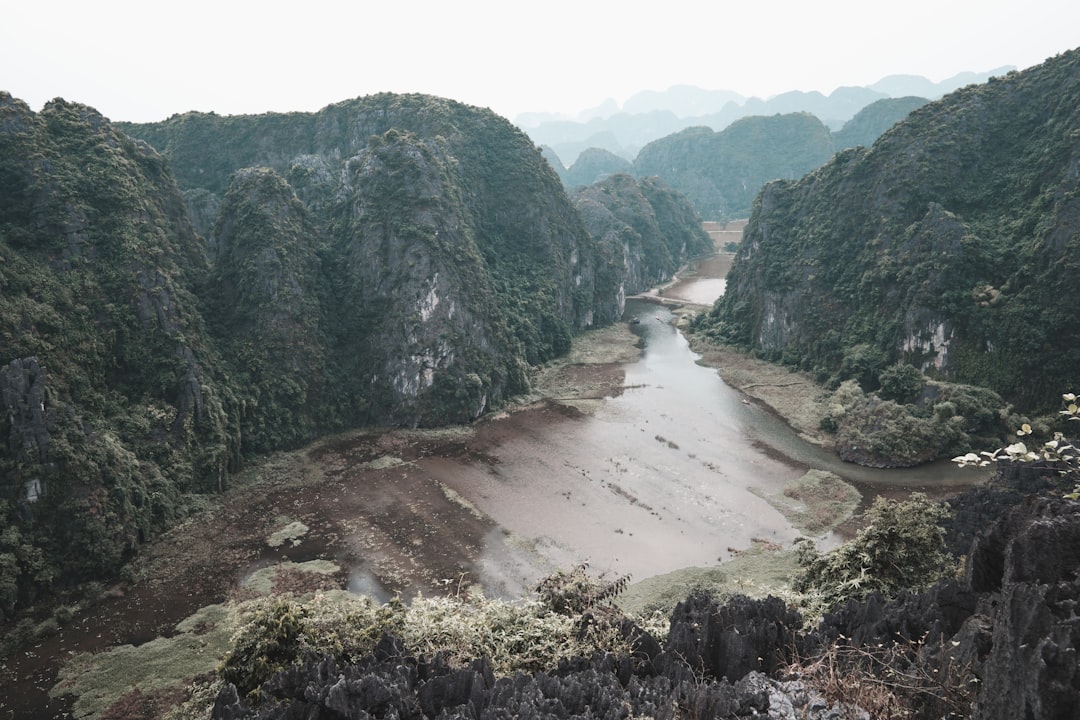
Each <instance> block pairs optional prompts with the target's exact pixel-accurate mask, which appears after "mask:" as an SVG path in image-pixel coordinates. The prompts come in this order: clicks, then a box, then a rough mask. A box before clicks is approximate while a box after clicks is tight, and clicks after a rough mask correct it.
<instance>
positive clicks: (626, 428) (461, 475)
mask: <svg viewBox="0 0 1080 720" xmlns="http://www.w3.org/2000/svg"><path fill="white" fill-rule="evenodd" d="M705 269H706V272H705V273H702V272H701V270H700V269H699V272H698V274H697V276H696V277H695V278H694V279H692V280H689V281H683V282H681V283H679V284H678V286H676V287H675V288H671V289H668V290H666V291H665V292H664V295H665V297H668V298H678V299H690V298H692V299H693V300H694V301H695V302H696V303H699V304H700V303H703V302H704V301H706V300H707V299H708V297H707V296H708V294H709V293H710V292H712V293H714V295H713V297H714V298H715V293H718V292H722V290H723V286H722V284H721V283H718V282H717V280H721V279H720V278H716V277H709V275H708V268H707V267H706V268H705ZM721 282H722V281H721ZM624 319H625V320H626V321H628V322H630V323H631V327H632V329H633V331H634V332H635V333H636V334H638V335H640V336H641V338H642V340H643V346H644V350H643V353H642V355H641V357H640V359H639V360H638V361H637V362H634V363H631V364H628V365H626V366H625V382H624V389H623V391H622V392H621V393H620V394H618V395H617V396H615V397H609V398H605V399H604V400H602V401H599V405H598V406H597V407H595V408H594V409H593V410H592V411H591V412H589V413H587V414H584V415H582V416H580V417H569V418H546V419H545V418H543V417H538V416H537V415H530V414H528V413H526V414H524V417H521V418H517V419H515V418H510V419H507V420H503V421H501V422H503V423H511V425H510V426H509V427H507V428H505V432H504V434H503V436H502V437H503V438H504V439H502V440H501V441H500V442H499V443H498V444H497V445H496V446H495V447H491V448H488V450H487V452H489V453H490V458H491V461H490V462H487V463H476V462H460V461H458V460H455V459H452V458H433V459H430V460H429V461H426V463H427V464H426V467H425V470H426V471H427V472H429V473H431V474H432V476H434V477H436V478H437V480H438V482H440V483H442V484H443V485H445V486H446V487H448V488H451V489H452V490H453V492H454V493H456V494H457V496H460V497H462V498H464V499H466V501H467V502H468V503H470V504H471V506H473V507H475V508H476V509H477V510H478V511H479V512H480V513H482V514H483V515H484V516H486V517H488V518H490V519H491V520H493V521H494V523H495V524H496V526H497V530H495V531H493V532H492V533H491V534H490V535H489V537H488V538H487V539H486V541H485V548H484V557H483V560H482V562H481V567H480V568H478V569H479V570H480V572H479V575H480V577H481V578H483V583H484V585H485V586H486V587H487V589H488V590H489V591H493V592H507V593H510V594H514V593H516V592H519V591H520V589H522V588H527V587H528V585H529V583H530V582H532V581H533V580H534V579H535V577H537V576H539V575H540V574H543V572H545V571H550V569H552V568H565V567H570V566H573V565H574V564H576V563H578V562H580V561H582V560H588V561H589V563H590V565H591V567H592V568H594V569H595V570H598V571H600V572H606V573H617V574H630V575H632V576H633V577H634V578H635V579H643V578H646V577H650V576H653V575H658V574H663V573H667V572H670V571H674V570H678V569H680V568H683V567H688V566H709V565H715V564H716V563H717V562H722V561H724V560H726V559H728V558H730V557H732V556H733V555H734V554H736V553H738V552H740V551H742V550H745V549H746V548H748V547H750V546H751V544H752V543H753V542H754V541H755V540H766V541H770V542H775V543H777V544H779V545H781V546H787V545H788V544H790V542H791V541H792V540H794V539H795V538H796V537H797V536H798V535H799V534H800V533H799V531H798V530H796V529H795V528H794V527H793V526H792V525H791V524H790V522H789V521H788V520H787V519H786V518H785V517H784V516H783V515H782V514H781V513H780V512H779V511H777V510H776V509H775V508H774V507H773V506H772V505H771V504H770V503H769V502H768V500H767V498H768V497H769V496H770V495H774V494H780V493H782V492H783V489H784V486H785V485H786V484H787V483H788V482H790V481H792V480H794V479H797V478H798V477H800V476H801V475H803V474H804V473H805V472H806V471H807V470H809V469H821V470H828V471H831V472H833V473H835V474H837V475H839V476H840V477H842V478H844V479H845V480H847V481H849V482H851V483H853V484H854V485H856V486H857V487H858V488H859V489H860V490H861V491H862V493H863V496H864V502H869V500H870V499H872V498H873V497H874V496H876V495H878V494H887V495H890V496H896V497H899V496H904V495H906V494H907V493H909V492H911V491H912V490H925V491H929V492H930V493H931V494H936V493H942V492H949V491H955V490H956V489H959V488H961V487H964V486H968V485H970V484H971V483H972V481H973V478H974V476H973V475H972V474H971V473H970V472H968V471H961V470H958V469H957V468H955V467H954V466H953V465H952V464H951V463H948V462H943V463H937V464H933V465H930V466H923V467H920V468H914V469H907V470H876V469H870V468H863V467H859V466H855V465H850V464H847V463H844V462H842V461H840V460H839V458H838V457H837V456H836V455H835V454H833V453H831V452H829V451H827V450H824V449H822V448H820V447H818V446H816V445H813V444H811V443H808V442H806V441H805V440H803V439H802V438H800V437H799V436H798V435H797V434H796V433H795V432H794V431H793V430H792V429H791V428H790V426H788V425H787V424H786V423H785V422H784V421H783V420H782V419H780V418H779V417H777V416H776V414H775V413H773V412H772V411H771V410H769V409H768V408H765V407H762V406H760V405H757V404H753V403H747V402H746V401H745V400H744V396H743V395H742V393H740V392H739V391H737V390H735V389H733V388H731V387H730V386H728V385H727V384H725V383H724V381H723V380H722V379H721V378H720V376H719V375H718V373H717V372H716V370H714V369H712V368H708V367H705V366H702V365H699V364H698V363H697V360H698V359H699V356H698V355H696V354H695V353H694V352H693V351H692V350H691V349H690V347H689V343H688V342H687V340H686V338H685V337H684V336H683V335H682V334H681V333H680V332H679V331H678V330H677V329H676V327H675V324H674V320H675V318H674V316H673V314H672V312H671V311H670V310H668V309H667V308H665V307H664V306H662V305H658V304H655V303H652V302H646V301H642V300H631V301H628V303H627V310H626V316H625V318H624ZM548 412H550V411H548ZM816 540H817V541H818V543H819V545H821V546H823V547H828V546H831V545H833V544H835V543H836V542H838V540H839V537H838V536H837V535H835V534H827V535H824V536H822V537H819V538H816Z"/></svg>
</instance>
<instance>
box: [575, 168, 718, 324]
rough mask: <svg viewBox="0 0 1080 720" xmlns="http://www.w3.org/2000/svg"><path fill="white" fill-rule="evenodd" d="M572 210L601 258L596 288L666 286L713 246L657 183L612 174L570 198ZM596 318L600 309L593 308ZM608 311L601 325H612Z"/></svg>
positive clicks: (678, 199) (679, 200) (681, 202)
mask: <svg viewBox="0 0 1080 720" xmlns="http://www.w3.org/2000/svg"><path fill="white" fill-rule="evenodd" d="M572 196H573V201H574V206H575V208H576V209H577V211H578V213H579V215H580V216H581V218H582V220H583V221H584V223H585V227H586V229H587V230H588V231H589V234H590V236H591V237H592V238H593V242H594V247H596V248H597V250H598V252H599V253H600V258H601V262H600V263H598V269H597V283H598V285H602V284H603V283H605V282H606V283H608V284H609V285H610V286H612V287H614V286H616V285H617V284H619V283H621V282H623V281H624V280H623V279H625V284H626V286H627V287H638V288H648V287H652V286H653V285H656V284H658V283H660V282H663V281H665V280H668V279H670V278H671V276H672V275H673V274H674V273H675V271H676V270H678V268H679V266H680V265H682V264H683V263H684V262H686V260H687V259H688V258H691V257H696V256H699V255H703V254H705V253H708V252H711V251H712V249H713V248H712V241H711V240H710V238H709V236H708V233H706V232H705V231H704V230H703V229H702V226H701V220H700V218H698V216H697V215H696V214H695V213H694V211H693V209H692V208H691V207H690V205H689V203H688V202H687V199H686V198H685V197H684V196H682V195H681V194H679V193H677V192H675V191H673V190H672V189H671V188H669V187H668V186H667V185H665V184H664V183H663V182H662V181H661V180H659V179H657V178H646V179H643V180H637V179H635V178H633V177H631V176H630V175H625V174H616V175H612V176H611V177H609V178H607V179H606V180H602V181H600V182H597V183H595V184H593V185H590V186H588V187H582V188H577V189H576V190H575V191H574V192H573V193H572ZM596 309H597V311H598V312H603V308H601V307H599V306H598V307H597V308H596ZM619 314H621V309H617V308H616V307H611V308H609V309H608V311H607V315H606V316H605V317H604V318H603V321H605V322H607V321H611V320H615V319H617V317H618V316H619Z"/></svg>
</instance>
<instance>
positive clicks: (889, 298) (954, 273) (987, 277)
mask: <svg viewBox="0 0 1080 720" xmlns="http://www.w3.org/2000/svg"><path fill="white" fill-rule="evenodd" d="M1077 77H1080V52H1077V51H1072V52H1068V53H1063V54H1061V55H1059V56H1057V57H1055V58H1051V59H1050V60H1048V61H1047V62H1046V63H1044V64H1043V65H1040V66H1036V67H1033V68H1030V69H1028V70H1026V71H1024V72H1015V73H1010V74H1008V75H1006V76H1004V77H1001V78H994V79H992V80H991V81H990V82H988V83H986V84H984V85H974V86H969V87H966V88H964V89H962V90H958V91H956V92H954V93H953V94H951V95H948V96H946V97H944V98H942V99H941V100H939V101H937V102H932V103H927V104H925V105H923V106H921V107H919V108H917V109H916V110H914V111H913V112H911V113H910V114H909V115H908V116H907V117H906V118H905V119H904V120H903V121H902V122H900V123H898V124H896V125H895V126H893V127H892V128H891V129H890V130H888V131H887V132H885V133H884V134H883V135H882V136H881V137H880V138H879V139H878V140H877V141H876V142H875V143H874V144H873V146H872V147H870V148H858V149H853V150H847V151H844V152H840V153H838V154H837V155H836V156H835V157H833V158H832V159H831V160H830V161H829V162H828V163H826V164H824V165H823V166H822V167H820V168H818V169H817V170H815V171H814V172H812V173H809V174H807V175H806V176H804V177H802V178H801V179H798V180H796V181H778V182H774V183H770V184H768V185H766V186H765V188H764V189H763V190H762V192H761V194H760V196H759V197H758V199H757V206H756V209H755V212H754V215H753V217H752V218H751V219H750V222H749V224H748V225H747V227H746V231H745V233H744V236H743V242H742V245H741V247H740V249H739V252H738V254H737V256H736V259H735V262H734V265H733V267H732V270H731V272H730V273H729V274H728V277H727V289H726V293H725V296H724V298H723V299H722V300H721V301H720V303H719V304H718V306H717V308H716V310H715V312H714V314H713V318H712V327H713V328H714V329H715V330H716V331H717V332H718V334H720V335H722V336H723V337H725V338H726V339H729V340H731V341H735V342H739V343H741V344H744V345H747V346H750V347H751V348H753V349H754V350H755V351H757V352H759V353H762V354H764V355H766V356H768V357H769V358H773V359H777V360H779V359H783V361H784V362H786V363H791V364H795V365H798V366H800V367H802V368H805V369H810V370H813V371H814V372H815V373H816V374H818V375H820V376H822V377H829V376H832V377H833V378H835V379H838V380H842V379H844V378H845V377H846V376H845V374H844V365H845V360H846V358H847V357H849V356H850V354H851V353H852V352H853V351H855V349H856V348H858V347H859V346H862V345H868V346H871V347H873V348H876V349H878V350H879V351H880V352H881V353H882V361H883V363H884V365H890V364H892V363H895V362H897V361H902V362H905V363H908V364H911V365H914V366H916V367H918V368H920V369H923V370H925V371H932V372H933V373H935V375H936V376H937V377H939V378H940V379H943V380H950V381H952V382H958V383H965V384H971V385H979V386H983V387H988V388H990V389H992V390H994V391H996V392H998V393H999V394H1000V395H1002V397H1004V398H1005V399H1006V400H1007V401H1009V402H1012V403H1013V404H1015V405H1017V406H1019V407H1021V408H1024V409H1025V410H1029V409H1032V406H1048V405H1056V403H1057V401H1058V393H1060V392H1061V391H1062V390H1066V389H1068V388H1070V387H1072V386H1074V385H1075V383H1076V382H1078V381H1080V378H1078V377H1077V374H1076V365H1075V363H1073V364H1069V363H1066V362H1064V361H1063V360H1062V358H1066V357H1071V356H1074V355H1075V354H1076V352H1077V350H1078V348H1080V323H1077V322H1076V319H1077V318H1076V312H1075V307H1074V305H1073V304H1072V303H1071V301H1070V299H1068V298H1069V291H1068V289H1067V288H1068V287H1069V284H1070V278H1073V277H1075V275H1076V272H1077V269H1078V268H1077V260H1076V258H1077V257H1080V252H1078V247H1080V234H1078V232H1077V229H1078V228H1080V203H1078V202H1077V201H1076V200H1075V197H1076V191H1077V187H1078V184H1080V175H1078V174H1077V172H1076V167H1077V163H1078V157H1080V155H1078V152H1080V151H1078V149H1077V146H1076V143H1075V140H1074V137H1073V136H1074V135H1075V133H1076V132H1077V131H1078V129H1080V113H1078V112H1077V110H1076V108H1077V107H1078V106H1080V83H1078V82H1077ZM866 389H867V390H871V389H873V388H866Z"/></svg>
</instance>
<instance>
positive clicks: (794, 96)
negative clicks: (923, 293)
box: [514, 66, 1015, 167]
mask: <svg viewBox="0 0 1080 720" xmlns="http://www.w3.org/2000/svg"><path fill="white" fill-rule="evenodd" d="M1014 69H1015V68H1014V67H1012V66H1005V67H1000V68H996V69H994V70H989V71H987V72H982V73H975V72H963V73H959V74H957V75H954V76H952V77H950V78H947V79H945V80H942V81H941V82H936V83H935V82H932V81H930V80H928V79H927V78H925V77H922V76H919V75H889V76H887V77H884V78H882V79H881V80H879V81H877V82H876V83H874V84H873V85H870V86H867V87H840V88H837V89H836V90H834V91H833V92H832V93H830V94H829V95H824V94H822V93H820V92H818V91H811V92H803V91H799V90H793V91H791V92H786V93H781V94H779V95H774V96H772V97H769V98H767V99H764V100H762V99H761V98H758V97H750V98H747V97H745V96H743V95H740V94H739V93H736V92H733V91H731V90H703V89H702V88H699V87H694V86H690V85H676V86H673V87H671V88H668V89H667V90H664V91H656V90H646V91H643V92H640V93H638V94H636V95H634V96H633V97H631V98H630V99H628V100H627V101H626V102H625V103H624V104H623V105H622V107H620V106H619V105H618V103H616V102H615V101H614V100H607V101H605V102H604V103H602V104H600V105H598V106H597V107H595V108H590V109H588V110H584V111H582V112H581V113H579V114H578V116H577V117H576V118H572V119H568V118H566V117H564V116H559V115H556V114H552V113H524V114H521V115H518V116H517V117H516V118H515V119H514V124H516V125H517V126H518V127H520V128H521V129H522V130H524V131H525V132H526V133H527V134H528V135H529V137H530V138H532V139H533V141H534V142H536V144H537V145H546V146H548V147H550V148H551V149H552V150H554V151H555V153H556V154H557V155H558V156H559V158H560V159H561V160H562V161H563V162H564V163H565V164H566V165H567V167H569V166H570V165H572V164H573V163H574V161H575V160H576V159H577V156H578V155H579V154H580V153H581V152H583V151H584V150H586V149H587V148H601V149H603V150H607V151H609V152H611V153H614V154H615V155H618V156H620V157H623V158H625V159H627V160H633V159H634V158H635V157H636V156H637V153H638V151H639V150H640V149H641V148H643V147H644V146H645V145H647V144H648V143H650V142H652V141H653V140H656V139H658V138H661V137H664V136H667V135H671V134H673V133H676V132H678V131H680V130H684V129H685V128H688V127H693V126H699V125H703V126H707V127H711V128H712V129H713V130H723V129H724V128H725V127H727V126H728V125H730V124H731V123H733V122H734V121H736V120H738V119H739V118H743V117H747V116H751V115H775V114H778V113H795V112H809V113H812V114H814V115H816V116H817V117H818V118H819V119H820V120H821V121H822V122H823V123H825V125H827V126H829V127H830V128H831V129H833V130H838V129H840V128H841V127H842V126H843V124H844V123H845V122H847V121H848V120H850V119H851V118H852V117H854V116H855V114H856V113H857V112H859V110H861V109H863V108H864V107H866V106H867V105H869V104H871V103H873V102H875V101H877V100H881V99H883V98H897V97H908V96H917V97H923V98H926V99H928V100H935V99H937V98H940V97H942V96H943V95H946V94H948V93H950V92H952V91H953V90H957V89H959V88H961V87H964V86H966V85H971V84H974V83H982V82H986V80H988V79H989V78H991V77H995V76H1000V75H1004V74H1006V73H1008V72H1009V71H1011V70H1014Z"/></svg>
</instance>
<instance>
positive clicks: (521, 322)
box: [124, 94, 597, 424]
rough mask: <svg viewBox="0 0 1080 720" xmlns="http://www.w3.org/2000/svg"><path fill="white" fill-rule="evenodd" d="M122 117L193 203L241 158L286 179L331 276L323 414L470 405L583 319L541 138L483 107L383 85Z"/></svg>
mask: <svg viewBox="0 0 1080 720" xmlns="http://www.w3.org/2000/svg"><path fill="white" fill-rule="evenodd" d="M124 128H125V130H126V131H127V132H128V133H129V134H131V135H133V136H136V137H141V138H143V139H145V140H146V141H148V142H150V143H151V144H153V145H155V146H156V147H157V148H158V149H159V150H160V151H161V152H162V153H163V154H164V155H165V156H166V157H167V158H168V159H169V162H170V164H171V165H172V166H173V167H174V168H175V172H176V175H177V179H178V182H179V184H180V186H181V187H182V188H183V189H184V192H185V195H186V197H187V198H188V200H189V203H190V205H191V207H192V214H193V215H194V216H201V215H203V214H204V209H205V208H208V207H209V208H214V207H217V206H219V205H220V203H221V199H220V198H221V197H222V196H223V195H224V194H225V193H226V191H227V190H228V188H229V184H230V182H233V181H232V180H231V178H232V174H233V173H234V172H235V171H237V170H240V169H243V168H248V167H266V168H270V169H271V170H273V171H274V172H275V173H276V174H277V175H278V176H279V177H280V178H282V179H283V180H284V182H286V183H287V184H288V186H289V188H291V190H292V191H293V192H295V194H296V197H297V199H298V200H299V202H300V204H301V206H302V207H303V208H304V211H305V212H306V214H307V215H309V216H310V224H311V226H312V228H313V230H314V231H316V232H317V233H318V234H319V235H320V236H321V240H320V242H321V243H322V246H323V247H324V248H325V256H324V260H325V272H326V277H325V278H324V280H325V282H326V283H329V285H330V286H331V287H333V293H332V296H333V298H334V299H333V300H332V301H330V302H329V304H328V306H327V307H325V308H324V311H325V312H326V313H327V315H328V323H329V324H328V326H327V331H328V332H329V333H330V335H332V336H333V338H334V341H333V344H334V346H335V348H336V351H335V352H332V353H331V354H330V356H328V358H327V359H328V361H330V362H331V369H332V370H336V371H337V372H339V373H341V374H342V376H343V377H347V378H353V380H352V381H350V382H349V383H348V384H347V385H346V387H348V388H350V390H349V391H348V392H347V393H346V394H345V396H344V397H339V400H340V407H337V408H335V414H340V415H343V416H344V417H346V418H349V417H350V416H352V417H353V419H360V420H364V421H382V422H385V421H390V422H394V423H405V424H416V423H421V424H424V423H431V422H444V421H447V420H450V421H456V420H466V419H471V418H473V417H476V416H477V415H478V414H479V413H481V412H483V411H484V409H485V408H486V407H488V406H489V404H490V403H493V402H498V401H500V400H501V399H502V398H504V397H506V396H508V395H512V394H515V393H518V392H520V391H522V390H524V389H525V385H526V379H525V375H524V366H525V364H527V363H528V364H535V363H538V362H542V361H544V360H545V359H547V358H550V357H553V356H554V355H556V354H559V353H561V352H563V351H565V350H566V348H567V347H568V344H569V340H570V337H571V336H572V334H573V333H575V332H577V331H578V330H580V329H582V328H584V327H586V326H587V325H588V321H587V319H586V318H588V317H589V316H590V314H591V309H592V307H593V303H594V302H595V301H596V300H597V298H596V297H594V290H595V287H594V283H593V278H592V275H591V273H592V270H591V267H592V266H591V260H592V250H591V248H590V247H589V246H588V236H587V234H586V233H585V232H584V229H583V228H582V226H581V224H580V221H579V219H578V218H577V216H576V214H575V213H574V211H573V208H572V207H571V205H570V204H569V202H568V201H567V200H566V198H565V195H564V194H563V193H562V190H561V187H560V185H559V183H558V180H557V178H556V176H555V174H554V173H553V172H552V171H551V168H550V166H549V165H548V164H547V162H546V161H544V160H543V158H542V157H541V155H540V153H539V152H538V151H537V149H536V148H535V147H534V146H533V145H532V144H531V143H530V142H529V141H528V139H527V138H526V137H525V136H524V135H523V134H521V133H520V132H519V131H517V130H515V129H514V128H513V127H512V126H510V125H509V124H508V123H506V122H505V121H504V120H502V119H501V118H498V117H497V116H495V115H494V114H492V113H490V112H489V111H485V110H480V109H478V108H472V107H468V106H465V105H461V104H459V103H454V102H452V101H447V100H441V99H437V98H431V97H426V96H419V95H409V96H398V95H388V94H386V95H378V96H372V97H368V98H361V99H357V100H351V101H347V102H343V103H338V104H336V105H331V106H329V107H327V108H324V109H323V110H321V111H319V112H317V113H291V114H267V115H260V116H238V117H219V116H216V115H213V114H209V115H208V114H200V113H188V114H186V115H181V116H175V117H173V118H170V119H169V120H167V121H164V122H162V123H155V124H151V125H125V126H124ZM222 212H224V211H222ZM205 214H206V215H210V214H211V213H209V212H207V213H205ZM199 229H200V231H202V232H204V233H206V234H207V235H208V237H209V240H210V244H211V246H212V247H213V246H215V245H216V244H218V243H219V242H220V241H221V239H220V238H218V237H217V235H216V233H217V231H216V230H215V228H214V227H212V226H206V227H200V228H199ZM311 290H314V288H311ZM342 303H343V304H344V305H342ZM343 307H348V308H349V311H348V312H344V313H343V312H342V309H343ZM373 335H374V336H375V337H373Z"/></svg>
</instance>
